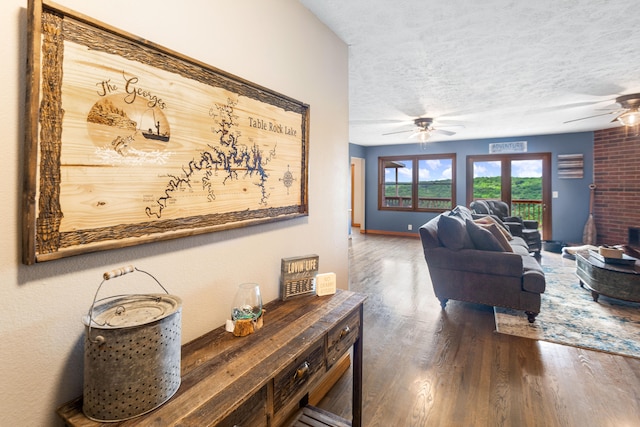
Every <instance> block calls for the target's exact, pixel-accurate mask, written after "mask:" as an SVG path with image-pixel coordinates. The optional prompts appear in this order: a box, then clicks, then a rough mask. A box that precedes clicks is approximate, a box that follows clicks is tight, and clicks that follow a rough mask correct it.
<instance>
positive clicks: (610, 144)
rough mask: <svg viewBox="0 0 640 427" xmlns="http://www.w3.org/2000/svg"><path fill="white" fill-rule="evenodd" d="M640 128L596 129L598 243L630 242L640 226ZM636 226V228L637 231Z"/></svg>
mask: <svg viewBox="0 0 640 427" xmlns="http://www.w3.org/2000/svg"><path fill="white" fill-rule="evenodd" d="M639 132H640V129H633V128H631V129H628V130H627V128H622V127H619V128H614V129H605V130H599V131H596V132H594V141H593V163H594V165H593V168H594V177H595V181H594V182H595V184H596V185H597V188H596V191H595V199H594V207H593V216H594V218H595V222H596V229H597V232H598V237H597V243H598V244H629V243H630V242H629V238H630V237H631V239H634V236H635V238H637V237H638V231H637V230H638V229H640V136H639V135H637V133H639ZM634 229H635V230H636V231H634ZM631 243H632V244H634V243H635V244H639V243H640V242H631Z"/></svg>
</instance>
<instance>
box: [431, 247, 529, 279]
mask: <svg viewBox="0 0 640 427" xmlns="http://www.w3.org/2000/svg"><path fill="white" fill-rule="evenodd" d="M425 258H426V260H427V265H428V266H429V268H434V267H435V268H443V269H447V270H463V271H469V272H473V273H482V274H492V275H496V276H514V277H520V276H522V272H523V265H522V256H521V255H518V254H516V253H513V252H495V251H481V250H479V249H461V250H459V251H452V250H450V249H447V248H444V247H438V248H432V249H428V250H426V251H425Z"/></svg>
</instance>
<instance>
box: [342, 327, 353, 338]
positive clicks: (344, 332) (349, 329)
mask: <svg viewBox="0 0 640 427" xmlns="http://www.w3.org/2000/svg"><path fill="white" fill-rule="evenodd" d="M350 332H351V328H349V325H347V326H345V327H344V329H343V330H341V331H340V339H342V338H344V337H345V336H347V335H349V333H350Z"/></svg>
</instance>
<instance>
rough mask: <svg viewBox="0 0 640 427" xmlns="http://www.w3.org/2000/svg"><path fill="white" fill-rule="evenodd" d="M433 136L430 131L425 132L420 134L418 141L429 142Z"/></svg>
mask: <svg viewBox="0 0 640 427" xmlns="http://www.w3.org/2000/svg"><path fill="white" fill-rule="evenodd" d="M430 136H431V132H429V131H428V130H423V131H420V132H419V133H418V141H420V142H427V139H429V137H430Z"/></svg>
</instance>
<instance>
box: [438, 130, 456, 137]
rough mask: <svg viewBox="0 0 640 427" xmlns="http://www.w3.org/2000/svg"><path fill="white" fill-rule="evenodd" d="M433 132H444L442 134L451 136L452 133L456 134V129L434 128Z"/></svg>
mask: <svg viewBox="0 0 640 427" xmlns="http://www.w3.org/2000/svg"><path fill="white" fill-rule="evenodd" d="M433 132H434V133H439V134H442V135H447V136H451V135H455V134H456V133H455V132H454V131H451V130H444V129H434V130H433Z"/></svg>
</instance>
